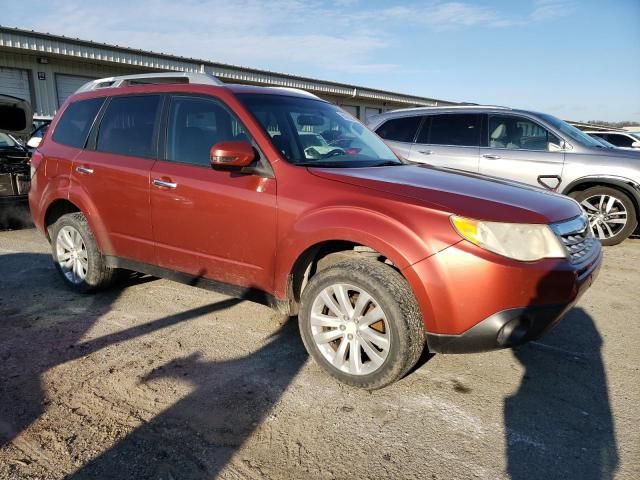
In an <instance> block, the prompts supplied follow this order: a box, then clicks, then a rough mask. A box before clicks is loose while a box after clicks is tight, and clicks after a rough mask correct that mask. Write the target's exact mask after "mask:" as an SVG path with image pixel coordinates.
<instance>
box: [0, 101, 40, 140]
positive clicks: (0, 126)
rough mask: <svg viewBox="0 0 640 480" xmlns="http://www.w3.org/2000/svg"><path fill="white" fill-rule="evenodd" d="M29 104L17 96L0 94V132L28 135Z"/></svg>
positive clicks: (30, 114)
mask: <svg viewBox="0 0 640 480" xmlns="http://www.w3.org/2000/svg"><path fill="white" fill-rule="evenodd" d="M32 119H33V111H32V110H31V104H29V102H27V101H25V100H22V99H20V98H17V97H11V96H9V95H0V132H4V133H13V134H16V135H28V134H29V133H30V132H31V121H32Z"/></svg>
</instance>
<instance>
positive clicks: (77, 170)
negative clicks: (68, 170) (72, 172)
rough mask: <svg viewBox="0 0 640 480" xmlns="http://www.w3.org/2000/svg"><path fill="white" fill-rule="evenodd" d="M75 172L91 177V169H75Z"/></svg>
mask: <svg viewBox="0 0 640 480" xmlns="http://www.w3.org/2000/svg"><path fill="white" fill-rule="evenodd" d="M76 172H78V173H83V174H85V175H91V174H92V173H93V168H87V167H76Z"/></svg>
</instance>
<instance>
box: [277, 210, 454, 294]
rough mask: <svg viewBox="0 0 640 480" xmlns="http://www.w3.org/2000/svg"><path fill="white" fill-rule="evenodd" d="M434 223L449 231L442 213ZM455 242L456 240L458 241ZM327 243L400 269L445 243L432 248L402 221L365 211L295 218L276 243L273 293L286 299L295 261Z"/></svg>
mask: <svg viewBox="0 0 640 480" xmlns="http://www.w3.org/2000/svg"><path fill="white" fill-rule="evenodd" d="M434 215H435V216H436V217H437V218H434V221H433V227H434V228H441V227H436V224H440V223H441V224H442V225H445V224H446V227H445V228H450V225H449V220H448V216H447V215H446V214H442V213H439V214H434ZM458 240H459V239H458ZM329 241H347V242H353V243H357V244H359V245H364V246H367V247H369V248H372V249H374V250H376V251H378V252H380V254H382V255H383V256H385V257H387V258H388V259H389V260H391V261H392V262H393V264H394V265H395V266H396V267H398V268H399V269H401V270H402V269H404V268H406V267H408V266H409V265H412V264H414V263H416V262H418V261H420V260H422V259H424V258H427V257H429V256H431V255H433V254H434V253H437V251H439V250H441V249H443V248H446V247H447V246H449V245H450V244H451V243H453V241H452V242H451V243H448V244H442V245H440V244H438V246H436V247H434V246H433V245H430V244H429V243H428V241H427V240H426V237H425V236H423V235H421V234H420V233H419V232H418V231H416V230H414V229H413V228H410V227H409V226H408V225H407V224H406V223H405V222H403V221H400V220H398V219H396V218H392V217H390V216H388V215H385V214H382V213H380V212H375V211H372V210H368V209H365V208H359V207H346V206H340V207H337V206H329V207H323V208H320V209H317V210H314V211H311V212H309V213H307V214H305V215H304V216H302V217H301V218H299V219H298V220H297V221H296V222H295V223H294V224H293V225H292V227H291V228H290V229H289V231H288V232H286V233H285V235H283V237H282V238H281V239H280V241H279V242H278V252H279V253H278V258H277V260H276V271H275V294H276V296H277V297H279V298H284V297H286V293H287V285H288V278H289V274H290V273H291V272H292V270H293V268H294V265H295V262H296V261H297V259H298V258H299V257H300V256H301V255H302V254H303V253H304V252H305V251H307V250H308V249H309V248H311V247H313V246H315V245H319V244H322V243H324V242H329Z"/></svg>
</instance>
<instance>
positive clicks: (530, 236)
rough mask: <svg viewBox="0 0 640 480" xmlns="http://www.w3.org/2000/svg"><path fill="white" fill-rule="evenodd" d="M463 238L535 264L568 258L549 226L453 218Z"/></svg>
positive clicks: (501, 253) (500, 253) (452, 220)
mask: <svg viewBox="0 0 640 480" xmlns="http://www.w3.org/2000/svg"><path fill="white" fill-rule="evenodd" d="M451 223H452V224H453V227H454V228H455V229H456V231H457V232H458V233H459V234H460V236H461V237H462V238H464V239H466V240H469V241H470V242H471V243H473V244H475V245H478V246H479V247H482V248H484V249H485V250H489V251H491V252H494V253H497V254H498V255H503V256H505V257H509V258H513V259H514V260H520V261H522V262H532V261H534V260H540V259H542V258H566V256H567V252H566V250H565V248H564V247H563V246H562V244H561V243H560V240H559V239H558V237H557V236H556V234H555V233H553V231H552V230H551V228H549V226H548V225H540V224H530V223H498V222H484V221H481V220H472V219H470V218H464V217H458V216H456V215H453V216H451Z"/></svg>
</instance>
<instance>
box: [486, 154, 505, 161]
mask: <svg viewBox="0 0 640 480" xmlns="http://www.w3.org/2000/svg"><path fill="white" fill-rule="evenodd" d="M482 156H483V157H484V158H488V159H489V160H498V159H500V158H502V157H501V156H500V155H491V154H489V153H487V154H485V155H482Z"/></svg>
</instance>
